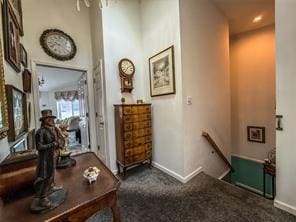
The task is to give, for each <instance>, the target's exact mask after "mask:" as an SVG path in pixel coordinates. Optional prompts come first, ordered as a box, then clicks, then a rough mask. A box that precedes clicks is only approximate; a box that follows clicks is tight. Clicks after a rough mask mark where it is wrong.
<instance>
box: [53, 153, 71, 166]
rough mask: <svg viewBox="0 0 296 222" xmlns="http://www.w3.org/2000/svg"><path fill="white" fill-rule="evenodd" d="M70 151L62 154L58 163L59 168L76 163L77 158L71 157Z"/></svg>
mask: <svg viewBox="0 0 296 222" xmlns="http://www.w3.org/2000/svg"><path fill="white" fill-rule="evenodd" d="M70 154H71V153H70V152H69V153H67V154H61V156H60V159H59V161H58V163H57V165H56V168H57V169H63V168H68V167H72V166H75V165H76V160H74V159H72V158H71V157H70Z"/></svg>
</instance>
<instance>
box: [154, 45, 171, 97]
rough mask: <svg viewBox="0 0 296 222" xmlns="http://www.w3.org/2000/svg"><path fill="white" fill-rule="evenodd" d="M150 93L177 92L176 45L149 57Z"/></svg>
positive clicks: (156, 94) (165, 93) (160, 94)
mask: <svg viewBox="0 0 296 222" xmlns="http://www.w3.org/2000/svg"><path fill="white" fill-rule="evenodd" d="M149 74H150V75H149V76H150V95H151V97H153V96H163V95H169V94H175V93H176V90H175V67H174V46H171V47H169V48H167V49H165V50H163V51H161V52H160V53H158V54H156V55H154V56H152V57H151V58H149Z"/></svg>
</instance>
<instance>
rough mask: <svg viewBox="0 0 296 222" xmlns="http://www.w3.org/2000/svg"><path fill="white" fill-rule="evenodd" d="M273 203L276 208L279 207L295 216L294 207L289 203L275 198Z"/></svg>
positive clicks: (295, 209)
mask: <svg viewBox="0 0 296 222" xmlns="http://www.w3.org/2000/svg"><path fill="white" fill-rule="evenodd" d="M273 204H274V206H275V207H277V208H279V209H281V210H284V211H287V212H289V213H290V214H293V215H295V216H296V207H294V206H291V205H289V204H286V203H284V202H281V201H279V200H277V199H275V200H274V203H273Z"/></svg>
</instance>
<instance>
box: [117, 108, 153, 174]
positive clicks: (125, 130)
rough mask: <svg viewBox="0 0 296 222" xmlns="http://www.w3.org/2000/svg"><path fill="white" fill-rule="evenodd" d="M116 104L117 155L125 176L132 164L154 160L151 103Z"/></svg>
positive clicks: (119, 165) (118, 163) (118, 165)
mask: <svg viewBox="0 0 296 222" xmlns="http://www.w3.org/2000/svg"><path fill="white" fill-rule="evenodd" d="M114 106H115V132H116V155H117V167H118V173H120V167H121V168H122V169H123V176H125V172H126V169H127V168H128V167H130V166H133V165H137V164H141V163H143V162H145V161H149V163H150V165H151V161H152V156H151V154H152V127H151V104H122V105H114Z"/></svg>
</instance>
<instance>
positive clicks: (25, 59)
mask: <svg viewBox="0 0 296 222" xmlns="http://www.w3.org/2000/svg"><path fill="white" fill-rule="evenodd" d="M21 63H22V64H23V66H24V67H25V68H27V67H28V53H27V50H26V49H25V47H24V46H23V44H21Z"/></svg>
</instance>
